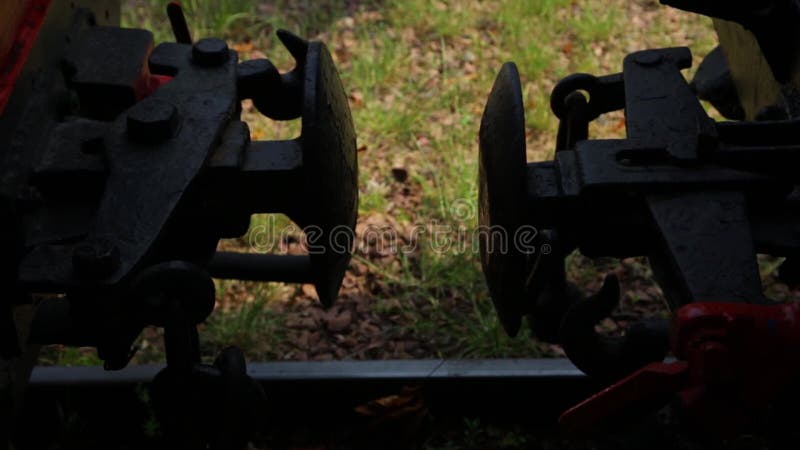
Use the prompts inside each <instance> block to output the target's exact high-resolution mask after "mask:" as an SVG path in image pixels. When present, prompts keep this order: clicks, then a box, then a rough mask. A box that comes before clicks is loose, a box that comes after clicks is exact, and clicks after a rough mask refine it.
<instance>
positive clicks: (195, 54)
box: [192, 38, 230, 67]
mask: <svg viewBox="0 0 800 450" xmlns="http://www.w3.org/2000/svg"><path fill="white" fill-rule="evenodd" d="M228 58H230V53H229V51H228V44H226V43H225V41H223V40H222V39H217V38H204V39H200V40H199V41H197V42H196V43H195V44H194V45H193V46H192V62H194V63H195V64H197V65H199V66H205V67H215V66H219V65H222V64H224V63H225V61H227V60H228Z"/></svg>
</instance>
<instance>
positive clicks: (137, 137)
mask: <svg viewBox="0 0 800 450" xmlns="http://www.w3.org/2000/svg"><path fill="white" fill-rule="evenodd" d="M59 3H60V2H59ZM76 3H83V2H72V5H68V6H69V7H68V8H62V7H61V6H59V7H54V8H53V13H54V14H62V15H63V16H62V17H59V18H58V19H54V18H48V20H49V22H46V23H45V26H44V29H43V31H42V32H41V33H40V36H43V37H42V39H43V41H42V42H41V43H39V44H37V47H35V48H39V50H38V51H39V52H40V53H41V52H44V54H45V55H46V58H44V59H43V60H42V61H40V60H34V59H32V60H31V61H30V64H31V70H32V71H33V73H35V74H38V75H37V76H34V77H32V79H28V78H24V80H23V81H24V83H22V84H21V87H20V89H19V92H16V91H15V93H14V96H12V97H11V99H10V102H9V103H8V107H7V109H6V112H7V114H4V115H3V116H2V117H0V138H2V140H0V145H2V147H0V161H2V163H3V165H2V166H0V167H2V168H0V213H2V220H0V231H2V235H1V236H0V239H2V240H3V243H5V244H6V245H5V246H4V249H5V250H6V251H5V252H4V253H3V254H2V255H0V277H2V279H3V280H5V281H7V285H8V289H6V290H5V293H11V294H12V295H13V297H14V298H13V299H12V300H8V301H7V300H6V298H5V297H4V298H3V299H2V301H1V302H0V306H2V308H1V309H0V323H2V324H3V331H2V335H0V339H2V342H0V344H2V345H0V351H1V352H0V353H2V357H4V358H6V357H10V356H13V355H15V354H18V353H19V352H20V350H21V349H20V348H19V342H18V341H17V333H16V330H14V327H10V329H8V328H7V327H6V326H5V325H6V324H7V323H11V324H13V323H14V319H13V315H12V311H13V308H14V304H15V303H22V302H26V301H27V302H29V301H30V299H31V295H33V294H35V295H36V296H37V297H38V298H40V300H39V302H38V304H37V309H36V314H35V315H34V317H33V319H32V321H31V326H30V330H29V333H28V332H27V328H28V327H27V326H26V327H25V328H26V333H25V334H23V335H22V336H23V338H27V341H28V343H31V344H50V343H57V344H67V345H81V346H93V347H96V348H97V349H98V355H99V357H100V358H101V359H102V360H103V361H104V364H105V367H106V369H112V370H115V369H121V368H123V367H125V365H126V364H127V363H128V362H129V360H130V358H131V357H132V355H133V352H134V349H133V346H132V344H133V342H134V340H135V339H136V337H137V336H138V334H139V333H140V332H141V330H142V329H143V328H144V327H145V326H148V325H155V326H159V327H163V328H164V329H165V347H166V353H167V361H168V366H169V367H168V369H167V370H168V372H169V376H166V375H165V376H164V377H165V378H164V379H169V380H171V381H170V383H171V388H170V389H172V390H181V392H183V393H184V394H186V396H187V398H188V397H191V398H192V399H194V400H193V401H194V403H192V402H189V403H186V404H184V405H181V407H183V408H186V407H189V411H190V412H191V414H192V415H193V417H192V418H194V419H197V420H196V421H195V423H194V425H193V426H194V427H196V426H197V424H202V423H205V422H203V420H200V419H199V418H198V417H199V416H202V415H204V414H205V415H206V416H208V415H207V414H206V413H207V412H208V408H207V407H206V408H201V407H200V405H198V404H197V401H199V399H200V398H201V397H203V395H204V394H205V393H206V392H208V393H210V394H212V397H213V398H214V399H215V400H214V402H213V403H214V404H213V405H212V406H213V408H216V409H215V411H217V413H218V414H219V416H218V417H217V418H218V419H219V421H217V422H216V423H217V424H218V425H220V427H218V428H217V429H216V430H214V431H213V432H211V433H210V434H209V433H205V434H204V433H194V434H193V435H192V436H193V437H195V438H197V440H198V442H197V444H198V445H197V446H198V447H203V448H205V446H206V445H211V447H212V448H241V447H242V446H243V445H244V444H245V443H246V439H247V437H248V433H247V429H249V428H251V427H250V426H249V425H247V424H248V421H249V420H252V419H253V418H254V417H255V416H254V415H253V414H252V408H251V407H252V406H253V405H254V403H253V402H254V401H256V400H257V398H258V397H259V396H258V395H257V394H258V389H255V390H254V389H251V388H252V385H253V383H252V380H250V379H249V378H248V377H247V376H246V372H245V366H244V357H243V355H242V354H241V352H240V351H238V350H229V351H224V352H223V353H222V354H221V355H220V357H219V358H218V360H217V362H216V363H215V365H214V366H203V365H200V364H199V363H200V360H199V343H198V333H197V325H198V324H199V323H200V322H202V321H203V320H205V319H206V318H207V317H208V316H209V315H210V314H211V312H212V311H213V308H214V300H215V298H214V297H215V288H214V285H213V282H212V280H211V278H210V275H209V273H208V270H209V269H210V270H211V271H212V272H213V274H215V275H219V276H224V277H229V278H239V279H258V280H264V281H266V280H275V279H277V280H281V281H289V282H308V283H313V284H314V285H315V286H316V289H317V293H318V296H319V298H320V300H321V301H322V302H323V303H324V304H326V305H330V304H331V303H332V302H333V301H334V300H335V299H336V297H337V295H338V290H339V286H340V284H341V280H342V278H343V276H344V271H345V269H346V268H347V266H348V263H349V259H350V254H351V251H352V244H353V238H354V228H355V221H356V214H357V211H358V208H357V202H358V187H357V186H358V184H357V183H358V174H357V171H358V168H357V160H356V141H355V131H354V129H353V124H352V118H351V116H350V111H349V109H348V103H347V96H346V94H345V91H344V88H343V86H342V84H341V81H340V80H339V76H338V74H337V72H336V68H335V66H334V64H333V60H332V58H331V56H330V54H329V53H328V50H327V48H326V47H325V45H324V44H322V43H320V42H307V41H305V40H303V39H301V38H299V37H297V36H294V35H292V34H291V33H288V32H286V31H279V32H278V36H279V38H280V39H281V40H282V41H283V42H284V44H285V45H286V47H287V49H288V50H289V51H290V53H291V54H292V56H293V57H294V58H295V59H296V61H297V65H296V67H295V69H293V70H292V71H290V72H288V73H284V74H281V73H279V72H278V70H277V69H275V67H274V65H273V64H272V63H271V62H269V61H268V60H257V61H249V62H243V63H239V61H238V55H237V53H236V52H234V51H232V50H230V49H229V48H228V46H227V44H226V43H225V41H223V40H220V39H213V38H205V39H200V40H198V41H196V42H195V43H194V44H192V40H191V37H190V35H189V33H188V27H187V26H186V23H185V18H184V17H183V13H182V10H181V9H180V7H179V6H178V5H174V4H173V5H170V6H169V8H168V12H169V16H170V20H171V22H172V24H173V28H174V32H175V36H176V40H177V41H179V42H177V43H164V44H161V45H159V46H157V47H155V48H154V47H153V35H152V33H150V32H149V31H145V30H135V29H122V28H119V27H116V26H108V25H112V24H109V23H107V22H106V20H97V15H102V16H103V17H105V19H108V18H109V17H110V16H111V13H110V12H109V11H110V10H109V9H103V8H102V7H100V8H99V9H96V10H90V9H83V8H80V5H76ZM86 3H91V4H92V6H97V5H96V3H98V2H86ZM101 6H102V5H101ZM65 9H66V10H65ZM114 11H118V8H117V9H116V10H114ZM95 13H96V14H95ZM48 17H49V16H48ZM68 17H71V19H69V21H68V20H67V19H66V18H68ZM56 20H57V21H58V24H57V25H58V28H57V29H58V33H57V34H56V35H57V38H58V39H56V40H54V39H49V36H48V30H49V29H48V28H47V27H48V26H54V25H52V22H53V21H56ZM62 21H63V22H68V23H61V22H62ZM48 24H50V25H48ZM36 52H37V50H34V52H33V53H32V55H34V56H36V55H39V53H36ZM23 73H24V74H25V76H28V73H27V72H23ZM21 98H22V99H23V100H20V99H21ZM243 99H252V100H253V102H254V104H255V105H256V107H257V108H258V109H259V110H261V111H263V112H265V114H266V115H267V116H268V117H270V118H273V119H277V120H290V119H298V118H299V119H300V120H301V123H302V133H301V135H300V136H299V137H298V138H297V139H294V140H291V141H263V142H251V141H250V132H249V127H248V126H247V124H246V123H245V122H243V121H242V120H241V117H240V114H241V106H240V101H241V100H243ZM270 212H276V213H284V214H286V215H287V216H289V217H290V218H291V219H292V220H294V221H295V222H297V223H298V224H299V225H300V226H301V227H303V228H304V231H305V233H306V236H307V241H308V249H309V254H308V255H307V256H286V255H231V254H220V255H218V256H216V257H215V254H216V247H217V243H218V241H219V240H220V239H221V238H225V237H237V236H241V235H243V234H245V233H246V232H247V229H248V226H249V221H250V217H251V215H253V214H256V213H270ZM7 240H8V241H7ZM7 331H8V332H7ZM162 378H163V377H162ZM157 384H158V383H157ZM168 384H169V383H168ZM248 386H249V387H248ZM256 388H257V386H256ZM170 389H168V390H170ZM160 392H161V393H162V394H163V392H164V391H163V390H162V391H160ZM162 397H169V395H166V396H162ZM166 404H167V405H168V406H165V411H166V410H169V408H170V407H175V406H176V405H175V404H174V403H172V402H171V401H169V400H167V402H166ZM160 405H162V406H164V405H165V403H164V402H161V403H160ZM206 406H208V405H206ZM171 415H172V413H170V412H167V413H166V415H163V416H162V418H165V419H166V418H168V417H170V416H171ZM187 419H188V417H187ZM209 428H211V427H209ZM195 431H197V430H195ZM205 431H211V430H205ZM179 434H180V431H178V432H177V433H176V436H177V435H179ZM184 437H186V436H184ZM242 439H244V441H243V440H242ZM0 440H2V437H1V436H0ZM174 444H175V445H173V447H182V448H187V447H186V446H185V445H182V444H183V443H181V444H178V443H177V441H176V442H174ZM0 445H2V442H0Z"/></svg>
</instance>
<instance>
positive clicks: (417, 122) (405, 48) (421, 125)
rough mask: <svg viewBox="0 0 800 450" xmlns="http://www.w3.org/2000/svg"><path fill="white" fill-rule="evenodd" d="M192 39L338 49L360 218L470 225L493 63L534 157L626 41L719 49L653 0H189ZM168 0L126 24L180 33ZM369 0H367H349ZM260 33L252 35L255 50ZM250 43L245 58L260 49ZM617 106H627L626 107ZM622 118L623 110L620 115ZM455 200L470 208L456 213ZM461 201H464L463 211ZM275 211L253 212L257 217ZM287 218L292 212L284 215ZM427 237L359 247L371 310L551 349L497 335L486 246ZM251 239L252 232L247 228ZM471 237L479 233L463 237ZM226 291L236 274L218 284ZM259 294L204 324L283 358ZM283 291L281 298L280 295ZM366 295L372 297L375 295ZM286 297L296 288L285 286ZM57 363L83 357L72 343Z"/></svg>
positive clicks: (517, 347) (404, 327) (441, 350)
mask: <svg viewBox="0 0 800 450" xmlns="http://www.w3.org/2000/svg"><path fill="white" fill-rule="evenodd" d="M182 3H183V5H184V6H185V8H186V12H187V17H188V22H189V24H190V26H191V28H192V33H193V36H194V37H195V39H197V38H199V37H203V36H222V37H225V38H227V39H228V40H229V42H230V43H231V45H235V44H242V43H248V42H249V43H250V44H252V49H254V50H259V51H261V52H263V53H262V54H253V56H262V57H263V55H267V56H268V57H269V58H270V59H272V60H273V61H274V62H275V63H276V65H277V66H278V67H280V68H281V69H282V70H286V69H288V68H290V67H291V66H292V61H291V58H290V57H289V55H288V53H287V52H286V51H285V49H283V48H281V46H280V44H279V42H278V41H277V39H276V38H275V37H274V31H275V29H277V28H280V27H284V28H287V29H289V30H291V31H294V32H296V33H297V34H300V35H301V36H305V37H309V38H316V39H320V40H323V41H324V42H326V44H327V45H328V47H329V48H330V49H331V51H332V53H333V54H334V57H335V59H336V63H337V66H338V68H339V70H340V74H341V77H342V80H343V83H344V85H345V86H346V89H347V90H348V92H349V93H350V95H351V99H353V102H352V103H351V109H352V113H353V120H354V122H355V126H356V130H357V133H358V146H359V148H360V149H361V150H362V151H360V152H359V159H360V162H359V164H360V179H359V182H360V206H359V215H360V217H361V218H362V219H363V220H366V219H368V218H370V217H373V216H378V215H381V214H385V215H386V216H390V217H393V218H395V219H396V220H397V222H398V223H399V224H400V225H403V224H415V223H417V224H428V225H429V224H433V223H435V224H438V225H444V226H451V227H453V229H455V230H458V229H459V227H461V228H466V229H470V228H471V227H474V225H475V224H476V217H475V211H476V204H475V203H476V199H477V184H476V181H477V134H478V127H479V122H480V115H481V113H482V110H483V106H484V103H485V101H486V97H487V95H488V93H489V90H490V88H491V85H492V83H493V81H494V77H495V76H496V73H497V70H498V69H499V68H500V66H501V65H502V63H504V62H506V61H515V62H516V63H517V65H518V67H519V71H520V74H521V76H522V86H523V94H524V96H525V106H526V123H527V126H528V129H527V134H526V136H527V143H528V156H529V159H530V160H534V159H536V160H541V159H544V158H547V157H549V156H550V155H551V153H552V148H553V141H554V136H555V130H556V127H557V122H556V119H555V118H554V117H553V115H552V114H551V112H550V110H549V94H550V90H551V89H552V87H553V85H554V84H555V83H556V82H557V81H558V80H559V79H560V78H561V77H563V76H566V75H568V74H569V73H573V72H578V71H581V72H591V73H596V74H598V75H602V74H605V73H611V72H616V71H619V70H620V68H621V63H622V58H623V57H624V55H625V54H626V53H628V52H630V51H634V50H638V49H642V48H653V47H660V46H675V45H684V44H687V43H688V44H691V45H692V47H693V50H694V53H695V58H696V61H697V62H699V61H700V58H701V57H702V56H703V55H704V54H705V53H707V52H708V51H710V49H711V48H712V47H713V45H714V41H715V38H714V34H713V31H712V29H711V26H710V22H709V21H708V20H707V19H704V18H701V17H699V16H692V15H688V14H683V13H678V12H675V11H672V10H668V9H667V8H664V7H660V6H658V4H657V2H656V1H655V0H636V1H633V2H630V1H626V0H604V1H597V2H574V1H571V0H493V1H484V2H463V1H444V0H405V1H401V0H386V1H382V2H378V1H374V2H373V1H367V2H337V1H331V0H329V1H311V0H306V1H289V0H279V1H276V2H250V1H246V0H217V1H211V0H184V1H183V2H182ZM165 4H166V2H163V1H156V0H128V1H127V2H125V8H124V9H123V22H124V24H125V25H127V26H138V27H143V28H149V29H152V30H154V31H155V35H156V39H157V40H158V41H165V40H171V39H172V36H171V33H170V31H169V29H168V25H167V21H166V20H165V15H164V13H163V8H164V5H165ZM354 4H358V6H357V7H355V8H354V7H352V5H354ZM250 44H247V45H248V46H249V45H250ZM248 46H244V47H242V51H243V55H242V56H243V59H246V57H248V56H249V55H248V52H251V49H250V47H248ZM615 117H621V116H615ZM245 118H246V120H247V121H248V123H249V124H250V127H251V130H252V132H253V135H254V137H255V138H259V139H271V138H287V137H293V136H296V135H297V133H299V124H298V122H297V121H294V122H290V123H276V122H272V121H268V120H265V119H263V118H260V117H259V116H258V115H257V114H253V113H249V112H246V114H245ZM615 120H616V119H615ZM615 120H611V119H609V120H606V121H605V122H603V121H601V122H598V124H596V125H593V127H592V132H593V133H596V135H595V137H603V136H609V135H612V134H614V133H617V134H619V133H622V131H620V130H618V129H613V126H612V125H613V123H614V122H615ZM397 166H399V167H403V168H405V169H406V170H407V171H408V174H409V181H408V182H407V183H406V185H405V186H406V187H407V188H408V189H410V190H411V194H412V196H413V201H412V202H411V204H412V206H410V207H408V206H406V207H403V206H398V204H397V199H398V197H397V196H398V192H399V190H400V186H399V185H398V183H397V182H396V181H395V180H394V179H393V178H392V174H391V169H392V168H394V167H397ZM454 208H461V209H460V210H459V211H461V212H459V213H458V214H454V213H453V210H454ZM464 209H466V210H467V211H468V212H469V213H468V214H463V213H462V212H463V210H464ZM265 223H267V219H266V218H265V217H264V216H257V217H255V218H254V220H253V222H252V225H253V226H254V227H256V226H259V225H263V224H265ZM275 223H278V224H279V225H285V224H286V223H287V219H285V218H280V219H279V220H278V221H277V222H275ZM429 239H430V236H427V235H425V236H423V240H422V245H421V246H420V250H419V251H418V252H417V253H415V254H413V255H409V256H403V257H400V258H398V260H397V261H396V262H395V263H394V264H386V263H384V262H382V261H379V260H371V259H370V258H369V257H367V256H365V255H361V254H358V255H356V257H355V258H354V260H355V261H356V262H357V263H361V264H364V265H365V266H366V267H368V269H369V271H370V272H371V273H372V274H374V275H375V277H376V278H377V283H379V284H380V285H381V289H382V290H381V291H380V292H381V294H380V295H376V296H375V298H374V299H372V303H371V305H372V308H373V309H374V310H375V311H376V312H378V313H379V314H382V315H384V316H392V317H394V316H398V317H400V318H401V322H402V324H401V325H398V324H387V325H386V327H387V329H384V330H382V332H383V333H384V335H392V334H393V333H411V334H413V335H414V336H415V337H416V338H418V339H420V340H425V341H427V342H430V343H431V346H432V347H433V350H432V354H431V355H430V356H447V357H502V356H536V355H539V354H541V353H542V346H541V345H540V344H539V343H537V342H536V341H533V340H531V339H530V333H529V332H528V331H527V330H526V329H525V328H524V327H523V331H522V332H521V336H520V337H518V338H517V339H510V338H508V337H507V336H506V335H505V334H504V333H503V331H502V329H501V327H500V325H499V322H498V320H497V318H496V315H495V314H494V312H493V309H492V305H491V302H490V300H489V298H488V295H487V292H486V288H485V285H484V281H483V276H482V274H481V272H480V265H479V262H478V256H477V254H476V253H475V252H463V251H462V252H453V251H450V252H439V251H435V250H433V249H431V247H430V245H426V244H430V240H429ZM245 242H246V239H245ZM469 245H471V243H468V246H469ZM570 261H571V262H570V267H572V269H571V272H572V275H573V277H574V278H575V279H576V281H577V282H579V283H590V282H593V281H596V280H597V279H598V277H600V276H601V274H600V273H599V272H598V269H597V267H596V266H594V265H587V264H585V263H584V262H582V260H581V259H580V258H571V259H570ZM218 287H219V297H221V298H222V297H225V295H226V293H228V292H229V291H230V290H231V289H234V288H236V289H239V288H240V287H241V285H237V284H235V283H228V282H223V283H219V284H218ZM246 287H247V289H249V296H248V298H249V300H248V301H239V302H238V303H236V304H228V305H226V307H225V308H223V309H221V310H218V311H216V312H215V314H214V315H213V316H212V317H211V319H210V321H209V323H208V324H206V325H205V326H204V328H203V331H202V332H203V341H204V342H205V343H206V344H205V345H206V347H207V350H209V351H214V350H218V349H219V348H220V347H221V346H223V345H227V344H236V345H240V346H242V347H243V348H245V350H246V351H247V352H248V354H249V355H250V356H251V357H255V358H260V359H264V358H280V357H281V354H280V351H279V349H280V348H282V347H281V346H282V345H285V341H286V340H287V339H288V337H287V334H286V333H285V330H284V327H283V326H282V321H283V319H282V316H281V315H280V314H279V313H277V312H276V310H275V308H273V307H272V306H273V304H274V303H275V302H278V301H284V300H278V299H277V297H282V298H285V297H286V296H287V295H285V292H284V291H285V289H284V290H283V291H281V289H283V288H282V287H281V285H274V284H267V285H256V284H247V285H246ZM278 291H281V292H283V294H281V295H276V292H278ZM365 295H370V293H369V292H367V293H365ZM289 297H291V295H289ZM58 358H59V359H58V361H57V362H62V363H63V362H64V361H71V360H73V359H76V360H79V361H86V359H85V356H84V355H83V354H74V353H64V354H62V355H61V356H59V357H58Z"/></svg>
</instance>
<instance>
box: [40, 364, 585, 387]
mask: <svg viewBox="0 0 800 450" xmlns="http://www.w3.org/2000/svg"><path fill="white" fill-rule="evenodd" d="M163 367H164V366H163V365H159V364H152V365H137V366H129V367H126V368H125V369H123V370H120V371H115V372H110V371H105V370H103V368H102V367H99V366H87V367H63V366H37V367H35V368H34V369H33V373H32V375H31V378H30V385H31V386H35V387H43V386H62V385H69V386H74V385H87V384H137V383H147V382H149V381H150V380H152V378H153V377H154V376H155V375H156V374H157V373H158V371H159V370H161V369H162V368H163ZM247 371H248V373H249V375H250V376H251V377H253V378H254V379H255V380H257V381H259V382H293V381H348V380H352V381H358V380H370V381H381V380H387V381H388V380H392V381H400V382H413V381H424V380H432V381H438V380H447V379H461V380H491V379H508V378H513V379H553V378H584V377H585V376H584V375H583V373H581V372H580V371H579V370H578V369H577V368H576V367H575V366H574V365H572V363H571V362H569V360H567V359H564V358H553V359H478V360H442V359H422V360H388V361H314V362H305V361H303V362H299V361H298V362H294V361H281V362H260V363H249V364H248V365H247Z"/></svg>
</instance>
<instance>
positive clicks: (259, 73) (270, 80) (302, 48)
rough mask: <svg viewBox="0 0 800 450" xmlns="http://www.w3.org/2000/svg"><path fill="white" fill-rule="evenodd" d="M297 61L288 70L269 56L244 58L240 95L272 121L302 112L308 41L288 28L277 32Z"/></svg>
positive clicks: (239, 75) (239, 67)
mask: <svg viewBox="0 0 800 450" xmlns="http://www.w3.org/2000/svg"><path fill="white" fill-rule="evenodd" d="M276 34H277V35H278V38H279V39H280V40H281V42H282V43H283V46H284V47H286V49H287V50H288V51H289V53H290V54H291V55H292V57H293V58H294V60H295V66H294V68H293V69H292V70H290V71H289V72H286V73H283V74H281V73H279V72H278V69H277V68H275V66H274V65H273V64H272V62H270V61H269V60H267V59H254V60H250V61H245V62H242V63H241V64H239V66H238V67H237V72H238V73H237V81H238V83H237V84H238V89H239V98H242V99H245V98H250V99H252V100H253V105H255V107H256V108H257V109H258V110H259V111H260V112H261V114H264V115H265V116H267V117H269V118H270V119H273V120H293V119H297V118H298V117H300V116H301V115H302V113H303V85H304V80H305V71H306V57H307V55H308V47H309V42H308V41H306V40H305V39H303V38H301V37H299V36H296V35H294V34H292V33H290V32H288V31H286V30H278V31H277V32H276Z"/></svg>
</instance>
